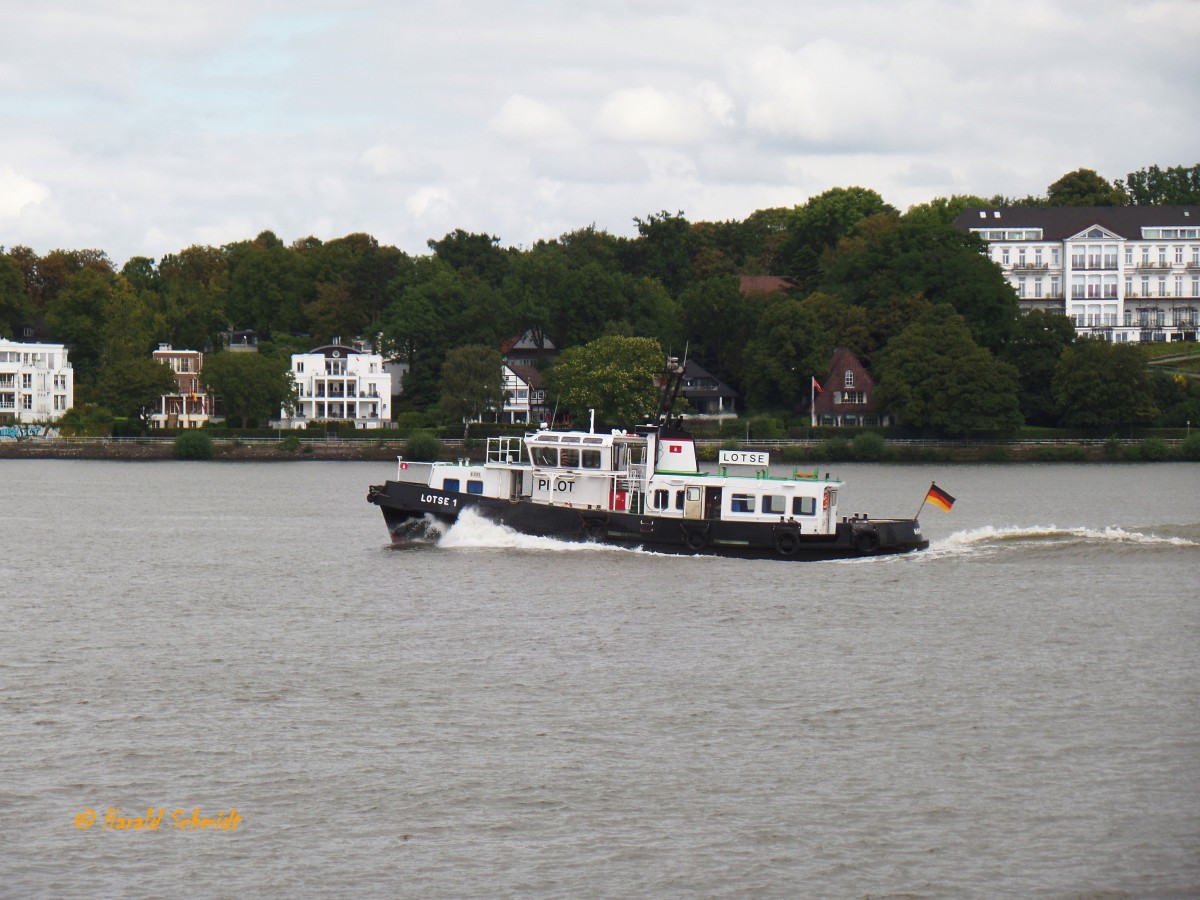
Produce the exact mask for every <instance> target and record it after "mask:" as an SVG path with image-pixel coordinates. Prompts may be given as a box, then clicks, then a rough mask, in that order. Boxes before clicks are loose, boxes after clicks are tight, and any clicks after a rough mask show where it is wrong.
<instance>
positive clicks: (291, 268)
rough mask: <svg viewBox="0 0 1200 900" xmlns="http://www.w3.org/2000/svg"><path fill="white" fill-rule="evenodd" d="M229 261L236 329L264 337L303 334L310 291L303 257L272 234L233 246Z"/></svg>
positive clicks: (232, 311) (230, 289)
mask: <svg viewBox="0 0 1200 900" xmlns="http://www.w3.org/2000/svg"><path fill="white" fill-rule="evenodd" d="M225 249H226V256H227V257H228V259H229V304H228V309H229V318H230V319H231V321H232V324H233V325H234V327H236V328H252V329H254V330H255V331H257V332H259V334H261V335H263V336H270V335H271V333H272V332H274V331H300V330H301V329H302V328H303V326H304V312H303V306H304V302H305V300H306V299H307V296H308V294H309V293H310V289H311V284H312V282H311V279H309V277H308V275H307V272H306V271H305V260H304V257H303V256H301V255H300V254H299V253H297V252H296V251H295V250H291V249H289V248H288V247H285V246H284V245H283V242H282V241H280V240H279V238H277V237H276V236H275V235H274V234H272V233H271V232H270V231H264V232H262V233H261V234H259V236H258V237H256V238H255V239H254V240H253V241H248V242H242V243H238V244H232V245H230V246H229V247H227V248H225Z"/></svg>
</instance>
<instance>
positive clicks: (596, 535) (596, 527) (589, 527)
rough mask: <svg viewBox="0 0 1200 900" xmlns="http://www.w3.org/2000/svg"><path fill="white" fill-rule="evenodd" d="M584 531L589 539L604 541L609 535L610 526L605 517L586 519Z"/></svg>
mask: <svg viewBox="0 0 1200 900" xmlns="http://www.w3.org/2000/svg"><path fill="white" fill-rule="evenodd" d="M583 533H584V535H586V536H587V539H588V540H589V541H602V540H604V538H605V537H607V535H608V526H607V523H606V522H605V521H604V520H603V519H584V520H583Z"/></svg>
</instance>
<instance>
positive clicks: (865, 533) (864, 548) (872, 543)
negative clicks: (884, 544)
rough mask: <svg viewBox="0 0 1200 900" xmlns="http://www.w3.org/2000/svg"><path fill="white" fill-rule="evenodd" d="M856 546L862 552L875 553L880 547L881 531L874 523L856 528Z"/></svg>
mask: <svg viewBox="0 0 1200 900" xmlns="http://www.w3.org/2000/svg"><path fill="white" fill-rule="evenodd" d="M854 546H855V547H857V548H858V549H859V551H860V552H862V553H874V552H875V551H876V550H878V549H879V532H878V531H876V530H875V526H874V525H869V526H866V527H863V528H856V529H854Z"/></svg>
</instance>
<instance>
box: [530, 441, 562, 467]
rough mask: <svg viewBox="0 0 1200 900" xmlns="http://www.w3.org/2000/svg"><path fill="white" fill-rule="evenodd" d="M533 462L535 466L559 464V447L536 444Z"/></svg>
mask: <svg viewBox="0 0 1200 900" xmlns="http://www.w3.org/2000/svg"><path fill="white" fill-rule="evenodd" d="M533 464H534V465H535V466H557V465H558V448H557V447H539V446H537V445H536V444H535V445H534V447H533Z"/></svg>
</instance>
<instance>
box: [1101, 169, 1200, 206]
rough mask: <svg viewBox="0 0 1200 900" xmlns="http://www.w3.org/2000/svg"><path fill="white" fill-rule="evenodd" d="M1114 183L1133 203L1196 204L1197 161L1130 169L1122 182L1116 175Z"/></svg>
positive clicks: (1199, 185)
mask: <svg viewBox="0 0 1200 900" xmlns="http://www.w3.org/2000/svg"><path fill="white" fill-rule="evenodd" d="M1116 186H1117V188H1118V189H1120V190H1122V191H1124V192H1125V193H1126V194H1128V195H1129V199H1130V201H1131V202H1132V203H1134V204H1135V205H1137V206H1190V205H1193V204H1197V203H1200V164H1197V165H1194V166H1169V167H1168V168H1166V169H1160V168H1159V167H1158V166H1149V167H1148V168H1145V169H1139V170H1138V171H1136V172H1130V173H1129V175H1128V176H1126V180H1125V181H1121V179H1119V178H1118V179H1117V181H1116Z"/></svg>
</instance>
